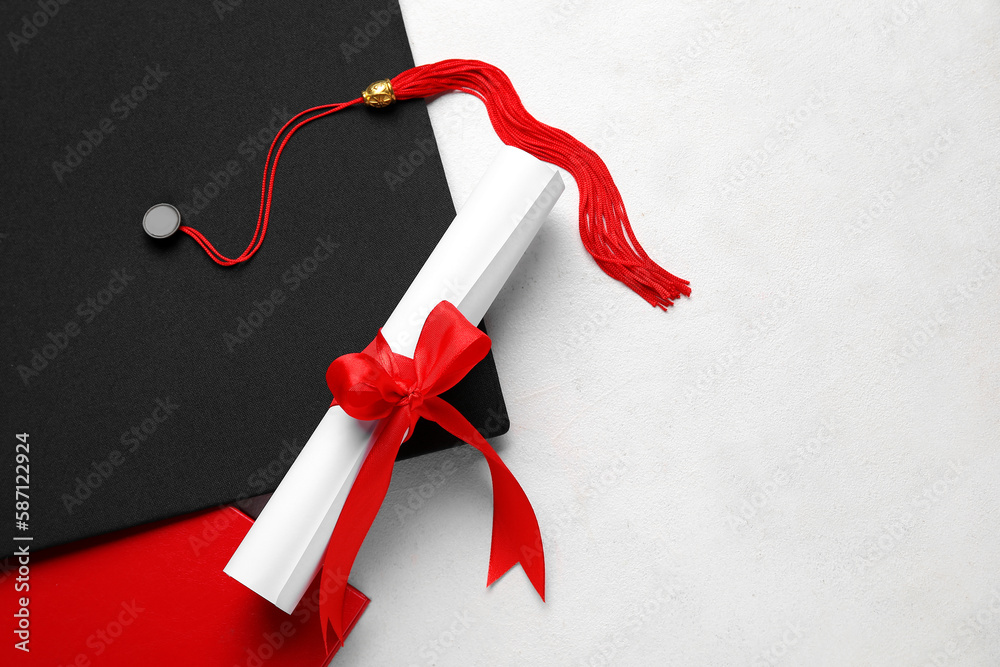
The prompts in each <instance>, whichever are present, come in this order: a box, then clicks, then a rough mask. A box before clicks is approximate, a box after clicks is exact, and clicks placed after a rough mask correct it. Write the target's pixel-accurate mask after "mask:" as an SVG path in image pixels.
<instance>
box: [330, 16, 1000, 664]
mask: <svg viewBox="0 0 1000 667" xmlns="http://www.w3.org/2000/svg"><path fill="white" fill-rule="evenodd" d="M823 4H825V5H829V6H821V5H823ZM606 5H611V3H598V2H594V1H587V0H577V1H574V0H560V1H556V0H551V1H548V2H547V1H545V0H542V1H526V0H522V1H519V2H504V3H494V4H493V5H492V6H486V5H485V3H466V2H444V1H439V2H438V1H431V0H412V1H405V0H404V2H403V17H404V19H405V21H406V24H407V28H408V31H409V34H410V41H411V44H412V47H413V52H414V55H415V58H416V60H417V62H418V63H427V62H432V61H435V60H439V59H443V58H449V57H470V58H479V59H482V60H486V61H488V62H491V63H494V64H496V65H498V66H499V67H501V68H502V69H504V70H505V71H506V72H507V73H508V74H509V75H510V77H511V79H512V80H513V81H514V84H515V86H516V87H517V88H518V90H519V91H520V93H521V95H522V97H523V99H524V101H525V104H526V106H527V107H528V109H529V110H531V111H532V112H533V113H534V114H535V115H536V116H537V117H538V118H539V119H541V120H543V121H545V122H548V123H551V124H553V125H555V126H556V127H560V128H563V129H565V130H567V131H569V132H570V133H572V134H574V135H575V136H576V137H578V138H579V139H581V140H582V141H584V142H585V143H588V144H589V145H591V146H592V147H594V148H595V149H597V150H598V152H599V153H600V154H601V155H602V157H603V158H604V159H605V161H606V162H607V164H608V166H609V168H610V169H611V172H612V174H614V176H615V178H616V180H617V183H618V185H619V187H620V189H621V191H622V195H623V196H624V198H625V202H626V205H627V206H628V208H629V212H630V214H631V217H632V221H633V224H634V226H635V229H636V234H637V235H638V237H639V238H640V240H641V241H642V242H643V243H644V245H645V247H646V249H647V251H648V252H649V253H650V255H651V256H652V257H653V258H654V259H656V260H658V261H659V262H661V263H662V264H663V265H664V266H665V267H666V268H667V269H668V270H670V271H672V272H674V273H676V274H678V275H681V276H683V277H685V278H688V279H689V280H691V283H692V287H693V289H694V294H693V296H692V298H690V299H688V300H683V301H682V302H680V303H679V305H677V306H676V307H674V308H672V309H671V310H670V311H669V312H667V313H663V312H660V311H656V310H653V309H652V308H650V307H649V306H647V305H646V304H645V303H644V302H643V301H642V300H641V299H639V298H638V297H636V296H634V295H633V294H632V293H630V292H629V291H628V290H627V289H626V288H625V287H623V286H622V285H620V284H618V283H616V282H614V281H612V280H611V279H609V278H607V277H606V276H605V275H604V274H603V273H601V272H600V270H599V269H598V268H597V267H596V265H595V264H594V263H593V262H592V261H591V260H590V258H589V257H588V256H587V255H586V253H585V251H584V250H583V248H582V245H581V243H580V241H579V239H578V236H577V229H576V227H577V222H576V210H577V209H576V206H577V197H576V189H575V186H574V185H573V184H572V182H568V187H567V190H566V194H565V195H564V197H563V199H562V200H561V201H560V203H559V204H558V206H557V208H556V211H555V212H554V214H553V216H552V218H551V220H550V223H549V224H548V226H547V228H543V230H542V232H541V234H540V236H539V238H538V239H537V240H536V242H535V244H534V245H533V246H532V248H531V249H530V250H529V251H528V255H527V256H526V258H525V260H524V261H523V262H522V264H521V265H520V267H519V268H518V270H517V271H516V272H515V274H514V276H513V277H512V279H511V281H510V283H509V284H508V286H507V288H506V289H505V290H504V292H502V293H501V295H500V298H499V299H498V301H497V302H496V304H495V305H494V307H493V309H492V310H491V311H490V315H489V316H488V322H489V324H490V333H491V334H492V336H493V338H494V348H495V350H496V355H497V364H498V366H499V368H500V376H501V380H502V382H503V384H504V389H505V393H506V396H507V400H508V406H509V410H510V415H511V419H512V421H513V428H512V430H511V432H510V433H509V434H508V435H506V436H504V437H502V438H499V439H498V440H496V441H495V442H496V446H497V448H498V449H499V450H500V452H501V454H502V455H503V457H504V459H505V460H506V462H507V463H508V465H509V466H510V468H511V469H512V470H513V471H514V473H515V474H516V475H517V477H518V479H519V480H520V481H521V484H522V485H523V486H524V488H525V490H526V491H527V493H528V495H529V497H530V498H531V500H532V502H533V504H534V507H535V509H536V511H537V513H538V517H539V521H540V523H541V526H542V532H543V535H544V537H545V547H546V555H547V561H548V562H547V565H548V571H547V574H548V596H547V597H548V602H547V603H546V604H542V603H541V602H540V601H539V600H538V598H537V596H536V595H535V593H534V591H533V590H532V589H531V586H530V584H529V583H528V581H527V580H526V578H525V577H524V576H523V575H522V573H521V572H520V571H519V570H515V571H513V572H512V573H511V574H508V575H507V576H506V577H505V578H504V579H502V580H501V581H500V582H498V583H497V584H496V585H495V586H494V587H493V588H492V589H490V590H486V589H485V582H486V565H487V560H488V554H489V541H490V522H491V489H490V484H489V475H488V472H487V468H486V465H485V464H484V463H483V461H482V460H481V458H479V457H478V456H473V455H472V454H471V453H469V450H468V448H463V449H460V450H455V451H451V452H444V453H440V454H437V455H433V456H426V457H421V458H418V459H416V460H410V461H406V462H404V463H402V464H400V465H398V466H397V468H396V474H395V478H394V480H393V484H392V488H391V490H390V491H389V495H388V497H387V499H386V502H385V505H384V507H383V510H382V513H381V514H380V516H379V518H378V520H377V521H376V523H375V526H374V528H373V529H372V532H371V534H370V535H369V537H368V541H367V542H366V543H365V546H364V548H363V549H362V551H361V554H360V557H359V559H358V564H357V566H356V567H355V569H354V574H353V576H352V581H353V583H355V584H356V585H357V586H358V587H359V588H360V589H361V590H363V591H364V592H365V593H366V594H368V595H370V596H371V597H372V600H373V601H372V604H371V606H370V607H369V609H368V611H367V612H366V613H365V615H364V616H363V617H362V619H361V621H360V623H359V624H358V626H357V628H356V629H355V630H354V633H353V634H352V635H351V636H350V638H349V640H348V644H347V646H346V648H345V649H344V650H342V651H341V653H340V654H339V655H338V656H337V658H336V659H335V661H334V662H335V664H339V665H402V666H406V665H506V664H523V665H548V664H567V665H598V664H609V663H611V664H622V665H635V664H657V665H667V664H669V665H684V666H700V665H778V664H780V665H810V666H812V665H915V666H923V665H938V666H940V665H995V664H998V663H1000V527H998V519H1000V515H998V495H1000V493H998V474H1000V463H998V454H997V452H996V446H997V444H998V440H1000V438H998V427H1000V404H998V396H1000V391H998V367H1000V350H998V346H997V344H996V340H997V334H998V326H1000V302H998V296H1000V271H998V268H1000V231H998V226H997V214H998V204H1000V198H998V165H1000V162H998V156H1000V133H998V130H997V127H998V125H997V122H998V117H1000V116H998V114H1000V91H998V76H1000V55H998V52H997V50H996V43H997V42H996V40H997V35H998V34H1000V6H998V5H997V4H996V3H995V2H986V1H985V0H978V1H970V2H962V3H941V2H931V1H930V0H926V1H924V0H900V1H898V2H884V1H879V2H862V1H854V0H851V1H850V2H835V3H801V4H789V3H774V2H764V1H762V0H761V1H756V0H755V1H752V2H739V1H725V0H719V1H717V2H707V3H700V2H693V1H680V0H673V1H670V2H661V1H649V2H635V3H614V6H606ZM626 5H628V7H627V8H626ZM430 108H431V117H432V119H433V121H434V125H435V129H436V131H437V137H438V141H439V143H440V146H441V151H442V154H443V159H444V164H445V167H446V170H447V172H448V178H449V181H450V184H451V187H452V191H453V193H454V197H455V201H456V203H457V204H459V205H461V203H462V202H463V201H464V199H465V197H466V196H468V194H469V192H470V191H471V190H472V187H473V185H474V184H475V182H476V181H477V179H478V178H479V176H480V175H481V174H482V172H483V171H484V170H485V168H486V166H487V164H488V163H489V161H490V159H491V158H492V157H493V155H494V154H495V152H496V150H497V149H498V147H499V145H500V144H499V142H498V140H497V139H496V137H495V135H494V134H493V132H492V130H491V128H490V126H489V123H488V120H487V118H486V114H485V112H484V110H483V109H482V107H481V105H480V104H479V103H478V102H477V101H476V100H475V99H473V98H470V97H467V96H461V95H450V96H447V97H446V98H444V99H440V100H438V101H435V102H433V103H432V104H431V107H430ZM449 462H450V463H449ZM452 466H454V468H452ZM442 470H444V471H445V482H444V483H442V484H440V485H439V486H435V487H433V493H429V492H428V489H429V488H430V487H425V488H424V495H429V496H430V497H429V498H426V499H420V497H419V493H420V488H419V487H420V486H421V485H422V484H424V483H425V482H428V481H429V480H431V479H432V477H431V476H433V475H437V474H438V473H439V472H440V471H442ZM448 471H452V472H451V473H450V474H448ZM408 503H412V504H413V507H415V508H416V511H413V512H409V511H405V510H404V508H406V507H407V504H408Z"/></svg>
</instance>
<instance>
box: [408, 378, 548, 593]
mask: <svg viewBox="0 0 1000 667" xmlns="http://www.w3.org/2000/svg"><path fill="white" fill-rule="evenodd" d="M421 412H422V413H423V414H422V416H424V417H427V418H428V419H431V420H433V421H435V422H437V423H438V424H439V425H440V426H441V427H442V428H444V429H445V430H447V431H448V432H449V433H451V434H452V435H454V436H455V437H457V438H460V439H462V440H463V441H464V442H467V443H469V444H470V445H472V446H473V447H475V448H476V449H478V450H479V451H480V452H482V454H483V456H484V457H486V462H487V463H488V464H489V466H490V476H491V477H492V479H493V540H492V545H491V547H490V570H489V575H488V577H487V581H486V585H487V586H490V585H492V584H493V582H494V581H496V580H497V579H499V578H500V577H502V576H503V575H504V574H506V573H507V571H508V570H510V568H512V567H514V565H516V564H517V563H521V568H522V569H523V570H524V573H525V574H526V575H527V576H528V580H529V581H531V584H532V585H533V586H534V587H535V590H536V591H538V595H539V597H541V598H542V600H545V553H544V550H543V549H542V534H541V531H539V529H538V519H536V518H535V510H534V509H533V508H532V507H531V502H530V501H529V500H528V496H526V495H525V493H524V490H523V489H522V488H521V485H520V484H518V482H517V480H516V479H515V478H514V475H513V474H512V473H511V472H510V470H509V469H508V468H507V466H506V465H505V464H504V462H503V460H502V459H501V458H500V455H499V454H497V453H496V451H494V449H493V448H492V447H491V446H490V444H489V443H488V442H486V439H485V438H483V436H482V435H480V433H479V431H477V430H476V429H475V427H473V426H472V424H470V423H469V422H468V420H466V418H465V417H463V416H462V413H460V412H459V411H458V410H456V409H455V408H454V407H452V406H451V404H449V403H448V402H447V401H445V400H444V399H441V398H438V397H436V396H435V397H428V398H426V399H424V404H423V406H422V408H421Z"/></svg>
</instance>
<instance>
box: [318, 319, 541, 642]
mask: <svg viewBox="0 0 1000 667" xmlns="http://www.w3.org/2000/svg"><path fill="white" fill-rule="evenodd" d="M489 350H490V339H489V337H488V336H487V335H486V334H484V333H483V332H482V331H480V330H479V329H477V328H476V327H475V326H474V325H472V324H471V323H470V322H469V321H468V320H466V319H465V317H463V316H462V314H461V313H460V312H459V311H458V309H457V308H455V306H453V305H452V304H450V303H448V302H447V301H442V302H441V303H439V304H438V305H437V306H435V307H434V310H432V311H431V313H430V315H428V316H427V320H426V321H425V322H424V326H423V329H422V330H421V332H420V337H419V339H418V341H417V347H416V350H415V351H414V354H413V359H410V358H408V357H405V356H403V355H399V354H396V353H394V352H392V350H391V349H389V345H388V343H386V341H385V338H383V336H382V333H381V332H379V334H378V336H377V337H376V338H375V340H374V341H372V343H371V344H370V345H369V346H368V347H367V348H365V350H364V351H363V352H360V353H356V354H346V355H344V356H342V357H340V358H338V359H336V360H335V361H334V362H333V363H332V364H330V368H329V369H328V370H327V373H326V379H327V384H328V385H329V387H330V391H331V392H332V393H333V396H334V401H333V403H334V405H340V406H341V407H343V409H344V411H345V412H346V413H347V414H349V415H350V416H352V417H355V418H356V419H364V420H372V419H380V420H381V422H380V423H379V425H378V427H376V430H375V434H374V436H373V437H374V442H373V444H372V448H371V451H369V453H368V455H367V457H366V458H365V460H364V462H363V463H362V464H361V469H360V471H359V472H358V476H357V478H356V479H355V481H354V485H353V486H352V487H351V490H350V492H349V493H348V495H347V500H346V501H345V503H344V508H343V510H342V511H341V514H340V518H339V519H338V520H337V525H336V526H335V527H334V530H333V535H332V536H331V538H330V544H329V546H328V547H327V550H326V555H325V556H324V559H323V574H322V577H323V580H322V584H321V590H323V591H325V592H326V593H327V595H326V597H325V599H324V598H321V601H320V620H321V622H322V624H323V640H324V642H325V641H326V636H327V625H328V624H329V625H332V626H333V630H334V632H335V633H336V635H337V637H338V638H339V639H340V640H341V641H343V639H344V631H343V606H344V596H345V593H346V586H347V575H349V574H350V571H351V567H352V566H353V565H354V560H355V558H356V557H357V554H358V551H359V550H360V549H361V544H362V543H363V542H364V539H365V536H366V535H367V534H368V530H369V529H370V528H371V525H372V522H373V521H374V520H375V516H376V515H377V514H378V510H379V507H380V506H381V505H382V501H383V500H384V499H385V494H386V491H387V490H388V488H389V482H390V480H391V478H392V467H393V463H394V462H395V460H396V455H397V454H398V453H399V448H400V445H402V443H403V440H404V438H407V437H409V435H410V434H412V432H413V427H414V426H415V425H416V422H417V420H419V419H420V418H421V417H423V418H424V419H429V420H431V421H434V422H437V423H438V424H440V425H441V426H442V427H443V428H444V429H445V430H447V431H448V432H449V433H451V434H452V435H454V436H455V437H457V438H459V439H461V440H463V441H465V442H467V443H469V444H470V445H472V446H473V447H475V448H476V449H478V450H479V451H480V452H482V454H483V456H484V457H486V461H487V463H488V464H489V467H490V476H491V478H492V481H493V539H492V545H491V547H490V566H489V575H488V577H487V586H488V585H490V584H492V583H493V582H494V581H496V580H497V579H499V578H500V577H501V576H503V574H504V573H505V572H507V570H509V569H510V568H511V567H513V566H514V565H516V564H517V563H518V562H520V563H521V566H522V567H523V568H524V572H525V574H526V575H527V576H528V579H529V580H530V581H531V583H532V585H533V586H534V587H535V590H536V591H538V594H539V596H541V598H542V599H543V600H544V599H545V557H544V554H543V552H542V537H541V532H540V531H539V529H538V520H537V519H536V518H535V512H534V510H533V509H532V507H531V502H530V501H529V500H528V497H527V496H526V495H525V494H524V490H523V489H522V488H521V485H520V484H518V483H517V480H516V479H515V478H514V475H513V474H511V472H510V470H509V469H508V468H507V466H506V465H504V462H503V461H502V460H501V459H500V456H499V455H498V454H497V453H496V452H495V451H494V450H493V448H492V447H490V445H489V443H487V442H486V440H485V438H483V436H482V435H481V434H480V433H479V431H477V430H476V429H475V427H474V426H473V425H472V424H470V423H469V422H468V420H467V419H466V418H465V417H463V416H462V414H461V413H460V412H459V411H458V410H456V409H455V408H454V407H453V406H452V405H451V404H449V403H448V402H447V401H445V400H444V399H442V398H441V397H440V396H439V394H441V393H443V392H444V391H447V390H448V389H450V388H451V387H453V386H455V384H457V383H458V381H459V380H461V379H462V378H463V377H465V375H466V374H467V373H468V372H469V371H470V370H472V368H473V367H474V366H475V365H476V364H477V363H479V361H480V360H482V359H483V357H485V356H486V354H487V353H488V352H489Z"/></svg>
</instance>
